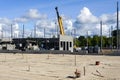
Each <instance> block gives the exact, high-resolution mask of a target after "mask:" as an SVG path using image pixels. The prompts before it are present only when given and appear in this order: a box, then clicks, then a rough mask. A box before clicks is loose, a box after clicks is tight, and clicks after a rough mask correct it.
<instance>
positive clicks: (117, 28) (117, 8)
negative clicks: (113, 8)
mask: <svg viewBox="0 0 120 80" xmlns="http://www.w3.org/2000/svg"><path fill="white" fill-rule="evenodd" d="M118 5H119V3H118V1H117V50H118V49H119V7H118Z"/></svg>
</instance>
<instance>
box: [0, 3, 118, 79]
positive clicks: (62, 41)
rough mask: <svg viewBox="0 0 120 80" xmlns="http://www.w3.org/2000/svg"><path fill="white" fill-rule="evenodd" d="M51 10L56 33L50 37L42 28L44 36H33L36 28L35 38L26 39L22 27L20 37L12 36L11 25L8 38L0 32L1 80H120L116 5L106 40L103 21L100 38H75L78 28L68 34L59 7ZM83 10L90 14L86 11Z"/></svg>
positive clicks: (102, 22) (100, 25) (100, 26)
mask: <svg viewBox="0 0 120 80" xmlns="http://www.w3.org/2000/svg"><path fill="white" fill-rule="evenodd" d="M85 9H86V8H85ZM54 10H55V11H54V13H55V14H56V15H55V16H56V20H57V22H55V24H58V26H57V28H58V29H57V31H58V32H57V34H56V35H55V34H54V33H53V34H52V35H53V36H52V37H45V28H44V32H43V33H44V34H42V33H41V35H44V37H35V35H36V28H35V30H34V31H33V32H34V37H28V36H27V37H25V30H24V25H23V29H22V32H21V33H22V34H21V35H22V37H13V35H14V34H13V26H12V25H11V30H9V31H10V33H9V37H5V35H4V34H3V33H5V32H3V31H1V38H0V73H1V74H0V79H1V80H120V74H119V73H120V62H119V61H120V28H119V3H118V2H117V11H116V15H115V16H116V17H115V18H116V22H115V24H116V25H115V26H116V27H115V29H114V30H113V29H112V27H111V31H109V36H107V37H106V36H104V35H103V33H104V32H103V30H104V28H103V27H104V26H105V22H104V21H102V20H100V21H99V22H100V23H99V33H100V34H99V36H98V35H94V36H92V37H91V35H90V36H89V34H88V31H86V32H87V35H85V36H81V37H77V33H76V30H77V29H73V33H70V34H71V35H68V34H67V33H66V32H67V31H66V27H65V26H64V24H63V21H64V20H63V18H64V17H62V15H61V14H60V11H61V10H60V11H59V10H58V7H54ZM68 11H69V10H68ZM86 11H87V12H88V13H89V10H86ZM36 12H37V11H36ZM81 12H82V11H81ZM90 15H92V14H90ZM80 16H81V15H80ZM87 16H88V14H87ZM35 17H36V16H35ZM78 17H79V16H78ZM92 17H93V16H92ZM83 22H84V20H83ZM77 23H79V22H77ZM88 23H89V22H88ZM82 24H83V23H82V22H81V23H80V25H82ZM97 24H98V23H97ZM93 25H94V24H92V26H93ZM97 26H98V25H97ZM94 30H95V29H94ZM96 31H97V30H96ZM83 32H84V31H83ZM94 37H95V38H94ZM90 40H91V41H90Z"/></svg>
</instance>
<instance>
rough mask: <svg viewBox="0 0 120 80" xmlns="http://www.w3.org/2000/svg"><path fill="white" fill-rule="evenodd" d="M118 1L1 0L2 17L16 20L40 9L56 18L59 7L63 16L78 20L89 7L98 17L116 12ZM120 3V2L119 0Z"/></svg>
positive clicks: (49, 16)
mask: <svg viewBox="0 0 120 80" xmlns="http://www.w3.org/2000/svg"><path fill="white" fill-rule="evenodd" d="M116 1H117V0H34V1H33V0H0V10H1V11H0V17H8V18H15V17H19V16H21V15H23V14H24V13H25V12H26V11H28V10H29V9H34V8H35V9H38V10H39V11H40V12H41V13H44V14H47V15H48V18H53V17H55V10H54V7H55V6H58V7H59V11H60V13H61V14H64V15H66V16H68V17H71V18H76V16H77V15H78V14H79V12H80V10H81V9H82V8H83V7H88V8H89V9H90V10H91V11H92V13H93V14H94V15H96V16H100V15H101V14H106V13H109V14H111V13H114V12H115V11H116V8H115V7H116ZM118 1H120V0H118Z"/></svg>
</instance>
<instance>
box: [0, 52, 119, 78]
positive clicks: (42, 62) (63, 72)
mask: <svg viewBox="0 0 120 80" xmlns="http://www.w3.org/2000/svg"><path fill="white" fill-rule="evenodd" d="M75 57H76V65H75ZM96 61H100V65H95V62H96ZM84 67H85V73H84ZM76 69H78V70H79V71H80V73H81V77H80V78H76V79H75V78H71V77H75V74H74V72H75V70H76ZM84 74H85V75H84ZM0 80H120V56H94V55H76V56H75V55H64V56H63V55H62V54H23V55H22V54H18V53H17V54H7V53H5V54H3V53H0Z"/></svg>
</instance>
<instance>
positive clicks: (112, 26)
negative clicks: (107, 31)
mask: <svg viewBox="0 0 120 80" xmlns="http://www.w3.org/2000/svg"><path fill="white" fill-rule="evenodd" d="M112 31H113V26H111V50H112V49H113V32H112Z"/></svg>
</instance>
